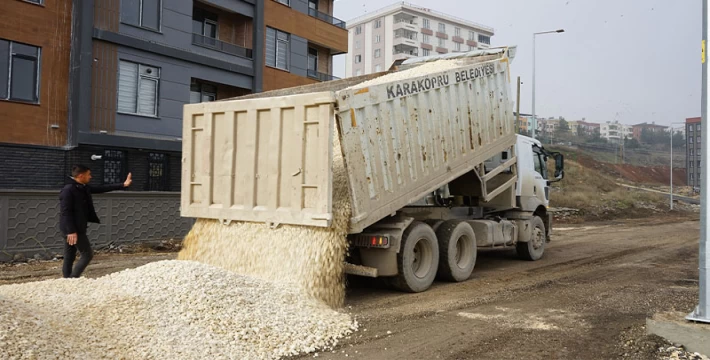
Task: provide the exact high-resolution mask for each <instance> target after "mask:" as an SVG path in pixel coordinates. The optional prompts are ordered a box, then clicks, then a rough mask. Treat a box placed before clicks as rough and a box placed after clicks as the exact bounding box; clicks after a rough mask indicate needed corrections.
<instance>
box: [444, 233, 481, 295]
mask: <svg viewBox="0 0 710 360" xmlns="http://www.w3.org/2000/svg"><path fill="white" fill-rule="evenodd" d="M436 237H437V238H438V239H439V254H440V255H439V277H440V278H441V279H444V280H448V281H457V282H458V281H465V280H468V278H469V277H471V273H472V272H473V267H474V266H476V253H477V250H478V248H477V246H476V234H475V233H474V232H473V228H472V227H471V225H469V224H468V223H467V222H465V221H460V220H449V221H446V222H444V223H443V224H442V225H441V226H440V227H439V229H438V230H437V231H436Z"/></svg>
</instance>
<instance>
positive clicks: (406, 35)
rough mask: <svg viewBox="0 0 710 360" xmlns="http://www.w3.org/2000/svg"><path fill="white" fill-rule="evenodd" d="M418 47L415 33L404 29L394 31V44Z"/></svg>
mask: <svg viewBox="0 0 710 360" xmlns="http://www.w3.org/2000/svg"><path fill="white" fill-rule="evenodd" d="M398 45H400V46H409V47H413V48H417V47H419V44H418V43H417V33H415V32H409V31H406V30H396V31H395V32H394V46H398Z"/></svg>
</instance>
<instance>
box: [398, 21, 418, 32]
mask: <svg viewBox="0 0 710 360" xmlns="http://www.w3.org/2000/svg"><path fill="white" fill-rule="evenodd" d="M394 30H395V31H397V30H400V31H402V30H406V31H411V32H414V33H417V32H419V28H418V27H417V24H416V23H414V22H409V21H407V20H400V21H398V22H395V23H394Z"/></svg>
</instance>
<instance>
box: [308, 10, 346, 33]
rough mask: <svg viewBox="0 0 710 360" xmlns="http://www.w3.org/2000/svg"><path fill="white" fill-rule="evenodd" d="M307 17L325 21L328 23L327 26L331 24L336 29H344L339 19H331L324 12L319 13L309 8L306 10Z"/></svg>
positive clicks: (343, 23)
mask: <svg viewBox="0 0 710 360" xmlns="http://www.w3.org/2000/svg"><path fill="white" fill-rule="evenodd" d="M308 15H310V16H312V17H314V18H316V19H319V20H323V21H325V22H327V23H329V24H331V25H335V26H337V27H339V28H341V29H345V21H343V20H340V19H338V18H335V17H332V16H330V15H328V14H326V13H324V12H320V11H318V10H316V9H311V8H309V9H308Z"/></svg>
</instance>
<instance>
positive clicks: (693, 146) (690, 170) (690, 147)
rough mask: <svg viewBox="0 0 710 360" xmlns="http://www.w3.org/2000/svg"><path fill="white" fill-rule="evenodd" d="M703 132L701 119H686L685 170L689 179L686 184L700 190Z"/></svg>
mask: <svg viewBox="0 0 710 360" xmlns="http://www.w3.org/2000/svg"><path fill="white" fill-rule="evenodd" d="M701 131H702V124H701V118H699V117H694V118H687V119H685V151H686V161H685V168H686V174H687V176H688V178H687V179H686V184H688V186H692V187H697V188H700V183H701V181H700V179H701V178H700V169H701V167H700V166H701V164H702V159H701V156H700V155H701V149H702V148H701V146H700V145H701V140H702V137H701V136H700V132H701Z"/></svg>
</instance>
